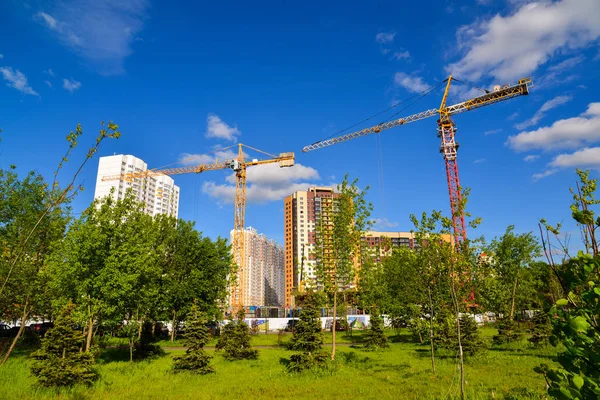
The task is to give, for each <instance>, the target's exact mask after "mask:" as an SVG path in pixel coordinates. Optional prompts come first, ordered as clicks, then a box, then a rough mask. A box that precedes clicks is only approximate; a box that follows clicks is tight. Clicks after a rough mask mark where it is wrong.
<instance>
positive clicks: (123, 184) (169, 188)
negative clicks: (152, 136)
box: [94, 154, 179, 218]
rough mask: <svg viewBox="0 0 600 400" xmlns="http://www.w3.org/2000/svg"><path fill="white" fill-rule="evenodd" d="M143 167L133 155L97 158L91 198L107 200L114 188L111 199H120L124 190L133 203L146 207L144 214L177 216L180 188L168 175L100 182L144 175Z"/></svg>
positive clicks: (123, 195)
mask: <svg viewBox="0 0 600 400" xmlns="http://www.w3.org/2000/svg"><path fill="white" fill-rule="evenodd" d="M147 170H148V165H146V163H145V162H144V161H143V160H141V159H139V158H137V157H134V156H132V155H123V154H119V155H114V156H107V157H100V160H99V162H98V176H97V177H96V191H95V193H94V198H95V199H99V198H103V197H105V196H108V195H109V194H110V192H111V189H112V188H114V192H113V198H114V199H122V198H124V197H125V192H126V191H127V189H131V190H132V193H133V195H134V196H135V199H136V200H137V201H139V202H141V203H144V204H145V211H146V213H148V214H150V215H152V216H155V215H157V214H167V215H171V216H173V217H175V218H177V216H178V215H179V186H177V185H175V181H173V178H171V177H170V176H168V175H156V176H148V177H146V178H133V179H132V178H122V179H115V180H109V181H102V178H103V177H105V176H109V175H121V174H127V173H131V172H145V171H147Z"/></svg>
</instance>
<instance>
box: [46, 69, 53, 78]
mask: <svg viewBox="0 0 600 400" xmlns="http://www.w3.org/2000/svg"><path fill="white" fill-rule="evenodd" d="M44 73H45V74H46V75H50V76H54V71H52V68H48V69H45V70H44Z"/></svg>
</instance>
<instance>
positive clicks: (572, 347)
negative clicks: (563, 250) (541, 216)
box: [535, 170, 600, 399]
mask: <svg viewBox="0 0 600 400" xmlns="http://www.w3.org/2000/svg"><path fill="white" fill-rule="evenodd" d="M577 174H578V176H579V179H580V180H581V184H579V183H578V184H577V191H575V190H573V189H571V193H573V195H574V203H573V205H572V206H571V212H572V215H573V218H574V220H575V221H576V222H577V223H578V224H580V226H581V228H582V232H583V235H582V238H583V241H584V245H585V249H586V250H587V251H588V252H590V253H591V254H585V253H583V252H582V251H580V252H579V254H578V255H577V257H575V258H572V259H570V260H567V261H566V262H565V263H563V265H560V266H557V265H556V264H555V263H554V260H553V258H552V256H551V254H552V249H551V248H550V243H549V242H548V241H547V240H544V239H543V238H544V235H543V234H542V240H543V241H542V243H543V245H544V252H545V254H546V256H547V259H548V263H549V264H550V266H551V268H552V270H553V272H554V273H555V274H556V276H557V278H558V280H559V281H560V284H561V287H562V289H563V292H564V294H565V298H561V299H559V300H557V301H556V303H555V305H554V306H553V307H552V308H551V309H550V316H552V318H551V322H552V337H551V339H550V340H551V343H552V344H553V345H558V344H562V345H563V346H564V347H565V350H564V351H562V352H561V353H560V354H559V355H558V362H559V364H560V367H558V368H556V367H549V366H548V365H545V364H542V365H540V366H539V367H537V368H536V369H535V370H536V372H538V373H541V374H543V375H544V377H545V378H546V383H547V385H548V394H549V395H551V396H553V397H555V398H560V399H597V398H598V397H599V396H600V371H599V370H598V365H599V364H600V320H599V319H598V315H600V289H599V287H598V283H599V282H600V254H599V253H598V246H597V243H598V241H597V239H596V236H595V234H596V230H597V228H598V227H599V226H600V217H598V218H597V217H596V214H595V212H594V211H593V210H591V209H590V208H591V206H593V205H597V204H598V203H599V202H598V201H597V200H595V198H594V195H595V190H596V186H597V180H596V179H589V171H581V170H577ZM541 225H544V226H545V227H546V232H549V231H552V233H553V234H554V235H555V236H558V234H559V231H558V228H556V227H550V226H549V225H548V224H547V223H546V222H545V221H541ZM540 230H541V226H540ZM546 238H549V235H547V236H546Z"/></svg>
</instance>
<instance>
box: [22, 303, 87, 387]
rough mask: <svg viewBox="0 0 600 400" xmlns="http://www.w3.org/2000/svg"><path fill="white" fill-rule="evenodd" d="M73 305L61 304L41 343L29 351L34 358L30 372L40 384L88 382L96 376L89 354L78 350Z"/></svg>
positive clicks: (80, 338) (68, 384)
mask: <svg viewBox="0 0 600 400" xmlns="http://www.w3.org/2000/svg"><path fill="white" fill-rule="evenodd" d="M74 309H75V307H74V305H73V304H71V303H68V304H67V305H66V306H65V307H64V308H63V310H62V311H61V313H60V314H59V315H58V317H57V318H56V321H55V322H54V327H53V328H51V329H50V330H49V331H48V332H47V333H46V335H45V336H44V338H43V339H42V347H41V348H40V349H39V350H38V351H36V352H34V353H33V354H32V355H31V357H32V358H33V359H34V360H35V361H34V362H33V364H32V365H31V372H32V374H33V375H34V376H36V377H37V378H38V382H39V383H40V384H41V385H43V386H72V385H74V384H76V383H85V384H91V383H92V382H93V381H94V380H96V378H97V377H98V375H97V373H96V372H95V371H94V369H93V365H94V358H93V356H92V354H90V353H89V352H82V351H81V345H82V343H83V335H82V334H81V333H80V332H79V331H77V330H75V329H74V326H75V320H74V319H73V311H74Z"/></svg>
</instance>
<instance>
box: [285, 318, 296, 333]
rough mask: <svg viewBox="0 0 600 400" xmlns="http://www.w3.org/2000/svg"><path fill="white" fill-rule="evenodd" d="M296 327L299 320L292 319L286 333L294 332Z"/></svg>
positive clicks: (286, 327)
mask: <svg viewBox="0 0 600 400" xmlns="http://www.w3.org/2000/svg"><path fill="white" fill-rule="evenodd" d="M296 325H298V320H297V319H290V320H289V321H288V323H287V325H286V326H285V329H284V330H285V331H287V332H290V331H292V332H293V331H294V329H296Z"/></svg>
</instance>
